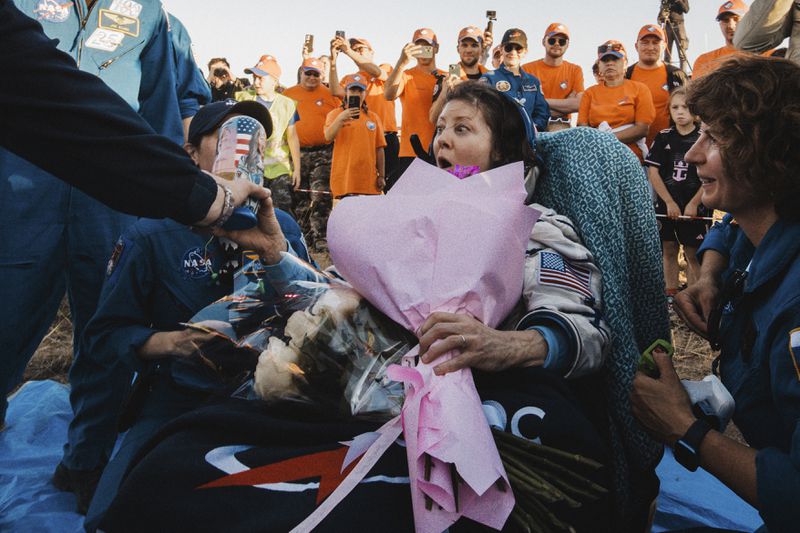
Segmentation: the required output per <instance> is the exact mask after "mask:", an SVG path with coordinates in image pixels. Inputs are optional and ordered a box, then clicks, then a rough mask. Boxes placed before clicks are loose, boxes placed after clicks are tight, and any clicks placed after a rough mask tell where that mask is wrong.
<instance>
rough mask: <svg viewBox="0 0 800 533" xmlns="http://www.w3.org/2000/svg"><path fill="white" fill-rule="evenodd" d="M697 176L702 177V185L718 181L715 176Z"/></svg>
mask: <svg viewBox="0 0 800 533" xmlns="http://www.w3.org/2000/svg"><path fill="white" fill-rule="evenodd" d="M697 177H698V178H699V179H700V183H701V184H702V185H711V184H712V183H714V182H715V181H717V180H715V179H714V178H709V177H706V176H697Z"/></svg>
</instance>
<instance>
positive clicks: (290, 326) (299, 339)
mask: <svg viewBox="0 0 800 533" xmlns="http://www.w3.org/2000/svg"><path fill="white" fill-rule="evenodd" d="M322 318H323V317H322V316H314V315H312V314H311V313H309V312H308V310H305V311H295V312H294V313H292V316H290V317H289V320H287V321H286V327H285V328H284V329H283V332H284V333H285V334H286V335H287V336H288V337H291V339H292V340H291V341H290V343H289V344H290V345H291V346H292V347H294V348H297V349H299V348H300V346H302V345H303V342H305V340H309V341H313V340H314V338H315V337H316V336H317V332H318V331H319V324H320V322H322Z"/></svg>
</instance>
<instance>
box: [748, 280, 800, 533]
mask: <svg viewBox="0 0 800 533" xmlns="http://www.w3.org/2000/svg"><path fill="white" fill-rule="evenodd" d="M782 315H783V316H782V318H781V319H779V320H778V321H777V322H776V324H777V325H778V327H777V328H776V329H775V335H774V341H773V344H772V349H771V353H770V354H769V369H770V375H771V381H772V391H771V392H772V403H773V404H774V405H775V407H776V408H777V410H778V412H779V413H780V416H781V420H782V423H783V425H784V427H785V428H787V433H791V435H792V437H791V442H790V443H789V449H788V450H781V449H779V448H777V447H767V448H762V449H761V450H759V451H758V454H757V455H756V484H757V489H758V501H759V507H760V509H759V513H760V514H761V517H762V518H763V519H764V522H765V524H766V526H767V529H768V530H769V531H776V532H777V531H796V530H797V524H798V523H800V506H798V505H797V495H798V494H800V419H798V418H797V413H800V371H798V366H797V365H798V363H800V361H798V359H800V347H795V348H794V349H793V348H792V344H793V343H792V342H791V340H790V339H791V337H790V335H791V332H792V331H796V332H797V331H800V296H799V297H797V298H794V300H793V302H792V304H791V305H789V306H788V307H787V309H786V311H785V312H784V313H782Z"/></svg>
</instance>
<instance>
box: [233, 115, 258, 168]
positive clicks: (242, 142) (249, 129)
mask: <svg viewBox="0 0 800 533" xmlns="http://www.w3.org/2000/svg"><path fill="white" fill-rule="evenodd" d="M258 126H259V124H258V122H256V121H255V120H239V121H237V122H236V155H237V156H240V157H237V158H236V159H235V160H234V164H235V165H236V168H238V167H239V161H240V160H241V158H242V157H247V155H248V154H249V153H250V142H251V141H252V140H253V134H254V133H255V132H256V129H257V128H258Z"/></svg>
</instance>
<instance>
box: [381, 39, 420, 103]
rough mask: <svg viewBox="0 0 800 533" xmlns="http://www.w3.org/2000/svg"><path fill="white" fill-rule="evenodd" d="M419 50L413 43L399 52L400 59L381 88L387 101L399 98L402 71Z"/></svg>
mask: <svg viewBox="0 0 800 533" xmlns="http://www.w3.org/2000/svg"><path fill="white" fill-rule="evenodd" d="M421 49H422V47H421V46H417V45H416V44H414V43H408V44H407V45H405V46H404V47H403V51H402V52H400V58H399V59H398V60H397V64H396V65H395V66H394V70H392V73H391V74H389V77H388V78H387V79H386V83H385V84H384V86H383V96H384V97H385V98H386V99H387V100H394V99H395V98H397V97H398V96H400V82H401V80H402V79H403V69H405V68H406V65H408V62H409V61H411V58H412V57H413V56H414V54H417V53H419V52H420V50H421Z"/></svg>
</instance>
